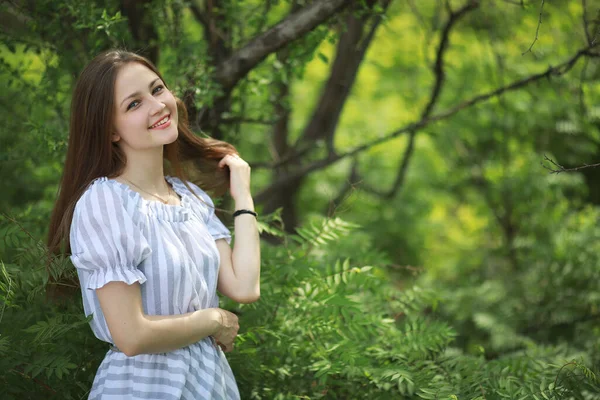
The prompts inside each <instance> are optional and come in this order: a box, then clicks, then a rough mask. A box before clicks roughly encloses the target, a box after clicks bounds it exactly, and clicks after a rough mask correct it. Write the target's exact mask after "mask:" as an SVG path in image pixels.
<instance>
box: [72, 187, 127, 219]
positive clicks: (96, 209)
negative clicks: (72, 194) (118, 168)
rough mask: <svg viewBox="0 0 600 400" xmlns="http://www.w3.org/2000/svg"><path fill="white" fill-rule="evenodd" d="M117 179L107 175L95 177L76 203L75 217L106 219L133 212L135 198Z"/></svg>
mask: <svg viewBox="0 0 600 400" xmlns="http://www.w3.org/2000/svg"><path fill="white" fill-rule="evenodd" d="M119 185H121V184H120V183H118V182H116V181H112V180H109V179H108V178H106V177H101V178H97V179H94V180H93V181H92V182H90V184H89V185H88V186H87V187H86V189H85V191H84V192H83V194H82V195H81V197H79V199H78V200H77V202H76V203H75V209H74V215H73V216H74V218H75V217H87V218H90V217H93V218H94V219H98V220H101V219H104V218H109V217H112V216H113V215H115V214H118V215H121V216H122V214H123V212H127V213H128V214H131V213H132V212H133V211H134V210H135V207H132V206H134V204H132V203H133V199H132V198H131V197H130V196H128V194H127V192H126V191H124V190H123V189H122V188H121V187H120V186H119Z"/></svg>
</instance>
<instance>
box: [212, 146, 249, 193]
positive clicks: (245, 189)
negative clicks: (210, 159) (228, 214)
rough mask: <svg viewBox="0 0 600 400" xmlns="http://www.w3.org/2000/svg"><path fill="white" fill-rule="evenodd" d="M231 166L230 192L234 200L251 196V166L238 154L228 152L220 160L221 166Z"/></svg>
mask: <svg viewBox="0 0 600 400" xmlns="http://www.w3.org/2000/svg"><path fill="white" fill-rule="evenodd" d="M225 166H228V167H229V172H230V174H229V181H230V183H229V184H230V188H229V192H230V193H231V197H233V199H234V200H236V201H237V200H238V199H239V200H245V199H246V198H247V197H250V166H249V165H248V163H247V162H246V161H244V160H242V159H241V158H240V156H239V155H238V154H228V155H226V156H225V157H223V158H222V159H221V161H219V168H225Z"/></svg>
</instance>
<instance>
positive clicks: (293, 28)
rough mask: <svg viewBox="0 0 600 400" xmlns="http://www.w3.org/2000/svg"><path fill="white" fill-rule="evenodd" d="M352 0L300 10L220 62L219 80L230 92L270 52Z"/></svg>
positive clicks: (330, 0) (335, 0) (324, 2)
mask: <svg viewBox="0 0 600 400" xmlns="http://www.w3.org/2000/svg"><path fill="white" fill-rule="evenodd" d="M349 3H350V1H349V0H321V1H315V2H314V3H311V4H310V5H308V6H306V7H304V8H302V9H300V10H299V11H298V12H296V13H294V14H292V15H290V16H288V17H287V18H285V19H284V20H283V21H281V22H279V23H278V24H277V25H275V26H274V27H273V28H271V29H269V30H268V31H267V32H265V33H263V34H262V35H260V36H258V37H257V38H255V39H253V40H251V41H250V42H249V43H248V44H246V45H245V46H244V47H242V48H241V49H239V50H237V51H235V52H234V53H233V54H232V55H231V56H230V57H229V58H227V59H226V60H224V61H223V62H222V63H220V65H219V68H218V69H217V74H216V80H217V81H218V82H219V83H220V84H221V85H222V86H223V89H224V90H225V91H226V92H227V91H229V90H230V89H231V88H233V87H234V86H235V84H236V83H237V82H238V81H239V80H240V79H242V78H243V77H244V76H246V74H247V73H248V72H249V71H250V70H251V69H252V68H254V67H255V66H256V65H257V64H258V63H260V62H261V61H262V60H264V59H265V58H266V57H267V56H268V55H269V54H271V53H273V52H275V51H277V50H279V49H281V48H282V47H284V46H286V45H287V44H288V43H290V42H292V41H294V40H296V39H298V38H299V37H301V36H302V35H304V34H305V33H307V32H309V31H311V30H312V29H314V28H315V27H317V26H318V25H320V24H321V23H323V22H324V21H326V20H327V19H329V18H330V17H331V16H332V15H334V14H335V13H336V12H338V11H340V10H341V9H342V8H344V7H346V6H347V5H348V4H349Z"/></svg>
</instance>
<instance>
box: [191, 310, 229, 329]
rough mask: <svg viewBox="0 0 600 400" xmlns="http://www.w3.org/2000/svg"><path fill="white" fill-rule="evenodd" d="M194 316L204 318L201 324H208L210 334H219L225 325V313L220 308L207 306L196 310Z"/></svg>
mask: <svg viewBox="0 0 600 400" xmlns="http://www.w3.org/2000/svg"><path fill="white" fill-rule="evenodd" d="M194 317H195V318H196V319H197V320H198V319H202V322H201V324H204V326H207V328H208V336H213V335H215V334H217V333H218V332H219V331H220V330H221V327H222V326H223V315H222V314H221V313H220V312H219V309H218V308H205V309H203V310H198V311H195V312H194Z"/></svg>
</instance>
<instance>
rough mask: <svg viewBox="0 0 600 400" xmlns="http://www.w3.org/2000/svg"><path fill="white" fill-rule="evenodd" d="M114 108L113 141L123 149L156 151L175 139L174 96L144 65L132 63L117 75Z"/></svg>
mask: <svg viewBox="0 0 600 400" xmlns="http://www.w3.org/2000/svg"><path fill="white" fill-rule="evenodd" d="M115 107H116V109H115V123H114V130H115V132H113V135H112V140H113V142H117V144H118V145H119V146H121V148H123V150H126V151H139V150H147V149H151V148H157V147H161V146H164V145H165V144H169V143H173V142H174V141H175V140H176V139H177V135H178V132H177V105H176V103H175V97H174V96H173V95H172V94H171V92H170V91H169V90H168V89H167V88H166V87H165V85H164V83H163V81H162V80H161V79H160V78H159V77H158V75H156V74H155V73H154V72H152V70H151V69H149V68H148V67H146V66H145V65H142V64H140V63H136V62H132V63H129V64H126V65H124V66H123V67H122V68H121V69H120V71H119V72H118V73H117V79H116V81H115Z"/></svg>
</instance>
